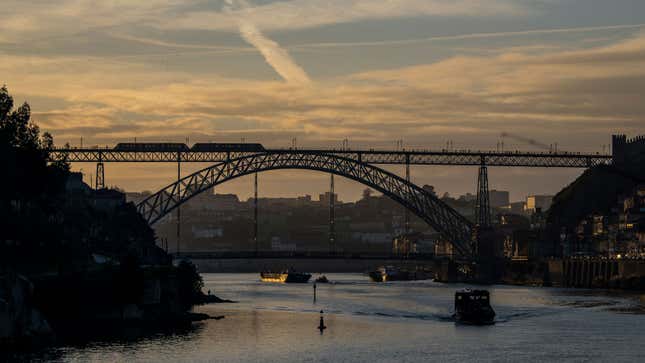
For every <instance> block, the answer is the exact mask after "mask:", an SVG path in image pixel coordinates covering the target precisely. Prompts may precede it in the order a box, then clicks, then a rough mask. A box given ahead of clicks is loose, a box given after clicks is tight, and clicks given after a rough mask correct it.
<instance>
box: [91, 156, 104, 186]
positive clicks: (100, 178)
mask: <svg viewBox="0 0 645 363" xmlns="http://www.w3.org/2000/svg"><path fill="white" fill-rule="evenodd" d="M95 183H96V184H95V186H94V189H96V190H99V189H104V188H105V166H104V165H103V162H102V161H99V162H98V163H96V178H95Z"/></svg>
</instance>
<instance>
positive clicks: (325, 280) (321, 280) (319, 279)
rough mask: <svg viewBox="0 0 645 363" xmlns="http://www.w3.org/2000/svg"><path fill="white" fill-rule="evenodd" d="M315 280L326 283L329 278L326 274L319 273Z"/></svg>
mask: <svg viewBox="0 0 645 363" xmlns="http://www.w3.org/2000/svg"><path fill="white" fill-rule="evenodd" d="M316 282H317V283H320V284H326V283H328V282H329V279H327V276H325V275H320V276H318V278H316Z"/></svg>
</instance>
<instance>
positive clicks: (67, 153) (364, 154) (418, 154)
mask: <svg viewBox="0 0 645 363" xmlns="http://www.w3.org/2000/svg"><path fill="white" fill-rule="evenodd" d="M186 147H187V146H186ZM256 153H257V152H240V151H213V152H211V151H181V152H176V151H162V150H159V151H145V152H142V151H119V150H114V149H108V148H105V149H99V148H94V149H55V150H52V152H51V158H52V159H53V160H59V159H64V158H66V159H67V160H68V161H70V162H100V161H102V162H177V160H181V161H182V162H208V163H211V162H212V163H216V162H223V161H226V160H230V159H236V158H239V157H243V156H249V155H252V154H256ZM266 153H269V154H292V153H295V154H314V155H315V154H327V155H336V156H339V157H343V158H347V159H353V160H356V161H359V162H362V163H368V164H410V165H465V166H468V165H471V166H479V165H480V164H481V162H482V160H483V161H484V163H485V164H486V165H488V166H521V167H545V168H590V167H592V166H596V165H605V164H610V163H611V161H612V159H611V155H600V154H580V153H565V152H559V153H541V152H519V151H515V152H508V151H507V152H498V151H450V150H442V151H427V150H409V151H407V150H406V151H391V150H372V149H370V150H324V149H306V150H296V149H273V150H266Z"/></svg>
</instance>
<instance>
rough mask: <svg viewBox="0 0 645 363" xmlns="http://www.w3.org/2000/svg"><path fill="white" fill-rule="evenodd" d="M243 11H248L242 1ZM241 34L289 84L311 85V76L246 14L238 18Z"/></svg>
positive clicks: (241, 0) (244, 2)
mask: <svg viewBox="0 0 645 363" xmlns="http://www.w3.org/2000/svg"><path fill="white" fill-rule="evenodd" d="M239 3H240V4H241V5H242V7H243V9H242V10H247V9H248V4H247V3H246V1H243V0H240V1H239ZM236 18H237V21H238V24H239V29H240V34H241V35H242V38H244V40H246V41H247V42H248V43H249V44H251V45H253V46H254V47H256V48H257V49H258V51H260V53H261V54H262V56H263V57H264V59H265V60H266V62H267V63H268V64H269V65H270V66H271V67H273V69H274V70H275V71H276V72H277V73H278V74H279V75H280V76H281V77H282V78H284V80H286V81H287V82H291V83H296V84H301V85H306V84H309V83H311V80H310V79H309V76H308V75H307V73H306V72H305V71H304V69H302V68H301V67H300V66H299V65H297V64H296V62H294V60H293V59H292V58H291V56H290V55H289V53H288V52H287V51H286V50H284V49H282V48H281V47H280V45H279V44H278V43H276V42H275V41H273V40H271V39H269V38H267V37H266V36H264V34H262V32H261V31H260V30H259V29H258V28H257V26H255V24H254V23H253V22H252V21H251V20H249V19H247V18H246V14H243V15H237V16H236Z"/></svg>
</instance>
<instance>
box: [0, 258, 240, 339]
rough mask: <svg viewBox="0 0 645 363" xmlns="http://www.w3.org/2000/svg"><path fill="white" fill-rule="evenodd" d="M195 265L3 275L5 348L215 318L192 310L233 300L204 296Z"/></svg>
mask: <svg viewBox="0 0 645 363" xmlns="http://www.w3.org/2000/svg"><path fill="white" fill-rule="evenodd" d="M186 266H187V267H186ZM191 266H192V265H181V264H180V266H178V267H175V266H172V265H167V266H165V265H164V266H135V267H134V268H122V267H121V266H103V267H101V268H96V269H92V270H87V271H84V272H77V273H67V274H56V273H49V274H39V275H33V276H30V277H29V278H27V277H25V276H23V275H19V274H16V273H8V274H6V275H4V276H0V345H1V346H3V349H18V350H19V349H31V348H36V347H40V346H46V345H50V344H53V343H55V342H56V341H59V340H67V339H70V338H71V339H76V338H77V337H78V338H83V339H85V338H90V337H93V336H96V337H101V336H105V335H111V334H112V333H117V334H118V332H119V331H121V330H123V329H132V328H136V329H141V330H146V331H150V332H154V331H156V330H166V329H174V328H178V329H179V328H186V327H188V326H190V324H191V323H192V322H195V321H202V320H206V319H210V318H211V317H210V316H207V315H204V314H199V313H194V312H192V311H191V309H192V307H193V306H195V305H203V304H213V303H227V302H228V303H230V302H233V301H230V300H225V299H221V298H219V297H217V296H215V295H212V294H210V291H209V294H204V293H203V292H202V291H201V287H202V283H201V279H199V280H192V279H190V276H189V279H188V280H187V278H186V274H187V272H186V270H187V269H188V273H189V274H194V275H196V276H197V277H198V278H200V277H199V275H198V274H197V272H196V270H194V271H192V270H191V268H194V266H193V267H191ZM196 288H198V289H199V290H198V291H195V289H196ZM215 318H218V317H215ZM79 334H80V336H79ZM90 339H91V338H90Z"/></svg>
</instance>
